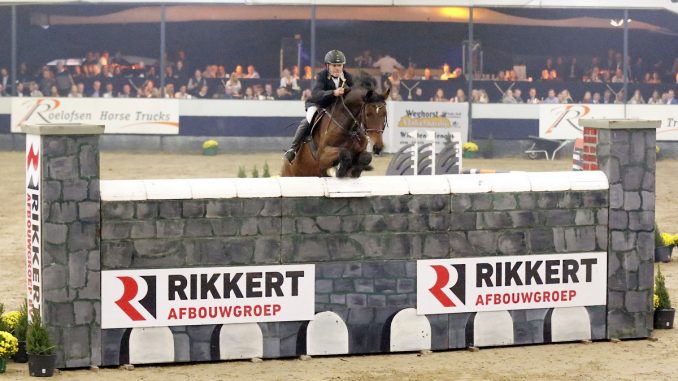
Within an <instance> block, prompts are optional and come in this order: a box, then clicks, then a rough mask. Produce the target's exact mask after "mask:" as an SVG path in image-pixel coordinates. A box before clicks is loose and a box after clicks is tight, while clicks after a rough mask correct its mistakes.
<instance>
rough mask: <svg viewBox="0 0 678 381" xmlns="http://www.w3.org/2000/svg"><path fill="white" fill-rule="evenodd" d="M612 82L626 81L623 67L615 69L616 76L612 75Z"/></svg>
mask: <svg viewBox="0 0 678 381" xmlns="http://www.w3.org/2000/svg"><path fill="white" fill-rule="evenodd" d="M611 81H612V83H622V82H624V73H623V72H622V69H617V70H615V71H614V76H613V77H612V80H611Z"/></svg>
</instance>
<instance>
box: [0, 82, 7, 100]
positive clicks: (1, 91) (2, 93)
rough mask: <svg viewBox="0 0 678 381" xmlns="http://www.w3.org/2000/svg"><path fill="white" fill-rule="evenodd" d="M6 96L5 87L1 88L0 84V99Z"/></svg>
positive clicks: (0, 84)
mask: <svg viewBox="0 0 678 381" xmlns="http://www.w3.org/2000/svg"><path fill="white" fill-rule="evenodd" d="M6 96H7V94H6V93H5V86H3V84H2V83H0V97H6Z"/></svg>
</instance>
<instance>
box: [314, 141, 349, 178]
mask: <svg viewBox="0 0 678 381" xmlns="http://www.w3.org/2000/svg"><path fill="white" fill-rule="evenodd" d="M352 164H353V155H351V152H349V151H348V150H347V149H344V148H338V147H327V148H325V149H324V150H323V153H322V154H321V155H320V171H321V172H322V173H327V170H328V169H330V168H332V167H334V166H336V167H337V174H336V176H337V177H346V175H347V174H348V171H349V170H350V169H351V166H352Z"/></svg>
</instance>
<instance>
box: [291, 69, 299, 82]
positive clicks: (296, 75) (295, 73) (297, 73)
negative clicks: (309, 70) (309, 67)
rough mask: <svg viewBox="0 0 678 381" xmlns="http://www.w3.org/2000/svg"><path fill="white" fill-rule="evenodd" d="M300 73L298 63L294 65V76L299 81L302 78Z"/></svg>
mask: <svg viewBox="0 0 678 381" xmlns="http://www.w3.org/2000/svg"><path fill="white" fill-rule="evenodd" d="M299 75H300V74H299V66H297V65H294V66H292V78H294V79H295V80H297V81H298V80H300V79H301V77H299Z"/></svg>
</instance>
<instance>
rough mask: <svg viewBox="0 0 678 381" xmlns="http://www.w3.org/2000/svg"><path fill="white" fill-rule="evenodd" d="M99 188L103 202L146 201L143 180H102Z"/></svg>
mask: <svg viewBox="0 0 678 381" xmlns="http://www.w3.org/2000/svg"><path fill="white" fill-rule="evenodd" d="M99 187H100V191H101V200H103V201H143V200H146V187H145V186H144V182H143V180H101V183H100V184H99Z"/></svg>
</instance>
